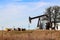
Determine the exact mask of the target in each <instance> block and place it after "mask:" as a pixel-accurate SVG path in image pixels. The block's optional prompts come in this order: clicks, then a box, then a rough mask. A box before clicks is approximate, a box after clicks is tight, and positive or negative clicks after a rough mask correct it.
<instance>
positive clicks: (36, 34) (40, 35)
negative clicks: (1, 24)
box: [0, 30, 60, 40]
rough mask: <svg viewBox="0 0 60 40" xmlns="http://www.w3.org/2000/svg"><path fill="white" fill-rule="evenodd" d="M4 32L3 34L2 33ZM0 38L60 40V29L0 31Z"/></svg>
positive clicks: (10, 39) (9, 39)
mask: <svg viewBox="0 0 60 40" xmlns="http://www.w3.org/2000/svg"><path fill="white" fill-rule="evenodd" d="M2 33H3V34H2ZM0 40H60V31H56V30H50V31H49V30H30V31H10V32H7V31H3V32H2V31H0Z"/></svg>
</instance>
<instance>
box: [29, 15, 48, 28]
mask: <svg viewBox="0 0 60 40" xmlns="http://www.w3.org/2000/svg"><path fill="white" fill-rule="evenodd" d="M43 16H44V17H48V16H47V15H41V16H36V17H29V22H30V23H31V20H33V19H36V18H38V24H37V27H39V29H43V28H42V26H41V20H40V18H41V17H43Z"/></svg>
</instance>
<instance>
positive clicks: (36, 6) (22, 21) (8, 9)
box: [0, 0, 60, 29]
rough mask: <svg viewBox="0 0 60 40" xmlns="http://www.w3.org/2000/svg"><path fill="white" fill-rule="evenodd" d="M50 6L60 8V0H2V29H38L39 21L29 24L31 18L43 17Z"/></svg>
mask: <svg viewBox="0 0 60 40" xmlns="http://www.w3.org/2000/svg"><path fill="white" fill-rule="evenodd" d="M50 6H60V0H0V29H2V28H3V29H5V28H14V27H15V28H18V27H20V28H26V29H28V27H29V25H30V29H36V25H37V20H38V19H35V20H32V23H31V24H29V16H30V17H35V16H39V15H42V14H44V12H45V10H46V9H47V8H48V7H50Z"/></svg>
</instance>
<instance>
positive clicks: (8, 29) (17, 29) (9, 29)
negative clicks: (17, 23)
mask: <svg viewBox="0 0 60 40" xmlns="http://www.w3.org/2000/svg"><path fill="white" fill-rule="evenodd" d="M5 31H26V29H25V28H13V29H12V28H6V29H5Z"/></svg>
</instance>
